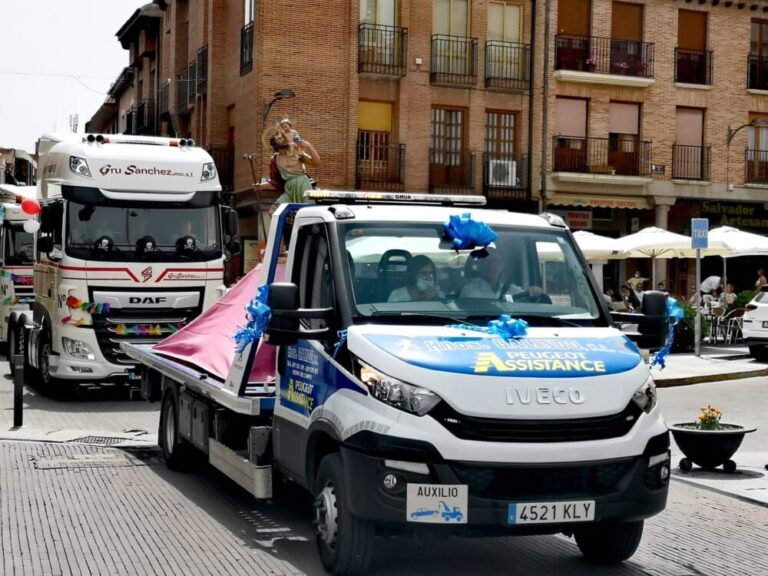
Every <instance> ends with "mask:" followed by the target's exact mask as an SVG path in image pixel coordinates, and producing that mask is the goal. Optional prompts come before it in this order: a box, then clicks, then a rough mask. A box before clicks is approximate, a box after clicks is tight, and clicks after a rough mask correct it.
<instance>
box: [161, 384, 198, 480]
mask: <svg viewBox="0 0 768 576" xmlns="http://www.w3.org/2000/svg"><path fill="white" fill-rule="evenodd" d="M178 398H179V397H178V394H177V392H176V390H174V389H173V388H169V389H168V390H166V392H165V394H164V395H163V404H162V407H161V408H160V427H159V429H158V432H157V440H158V444H159V445H160V449H161V450H162V452H163V459H164V460H165V465H166V466H168V468H169V469H171V470H177V471H181V470H186V469H187V468H188V467H189V465H190V460H191V455H190V452H191V448H190V446H189V444H187V443H186V442H185V441H184V439H183V438H181V437H180V436H179V400H178Z"/></svg>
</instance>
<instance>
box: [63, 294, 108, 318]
mask: <svg viewBox="0 0 768 576" xmlns="http://www.w3.org/2000/svg"><path fill="white" fill-rule="evenodd" d="M67 308H69V309H70V310H82V311H83V312H88V313H90V314H93V313H96V314H109V304H97V303H96V302H84V301H83V300H80V299H79V298H77V297H75V296H67Z"/></svg>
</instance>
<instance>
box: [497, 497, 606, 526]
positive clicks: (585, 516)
mask: <svg viewBox="0 0 768 576" xmlns="http://www.w3.org/2000/svg"><path fill="white" fill-rule="evenodd" d="M594 519H595V501H594V500H577V501H574V502H514V503H512V504H510V505H509V518H508V520H509V523H510V524H553V523H557V524H560V523H563V522H588V521H590V520H594Z"/></svg>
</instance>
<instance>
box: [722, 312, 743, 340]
mask: <svg viewBox="0 0 768 576" xmlns="http://www.w3.org/2000/svg"><path fill="white" fill-rule="evenodd" d="M744 312H746V308H736V309H734V310H731V311H730V312H728V314H726V315H725V316H724V317H723V320H724V322H725V326H726V329H725V343H726V344H732V343H734V342H738V341H739V340H741V339H742V338H743V337H744V336H743V333H742V327H743V322H744Z"/></svg>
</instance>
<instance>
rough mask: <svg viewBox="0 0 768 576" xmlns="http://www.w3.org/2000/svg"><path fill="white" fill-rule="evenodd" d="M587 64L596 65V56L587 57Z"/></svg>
mask: <svg viewBox="0 0 768 576" xmlns="http://www.w3.org/2000/svg"><path fill="white" fill-rule="evenodd" d="M585 64H586V65H587V66H597V59H596V58H587V61H586V62H585Z"/></svg>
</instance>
